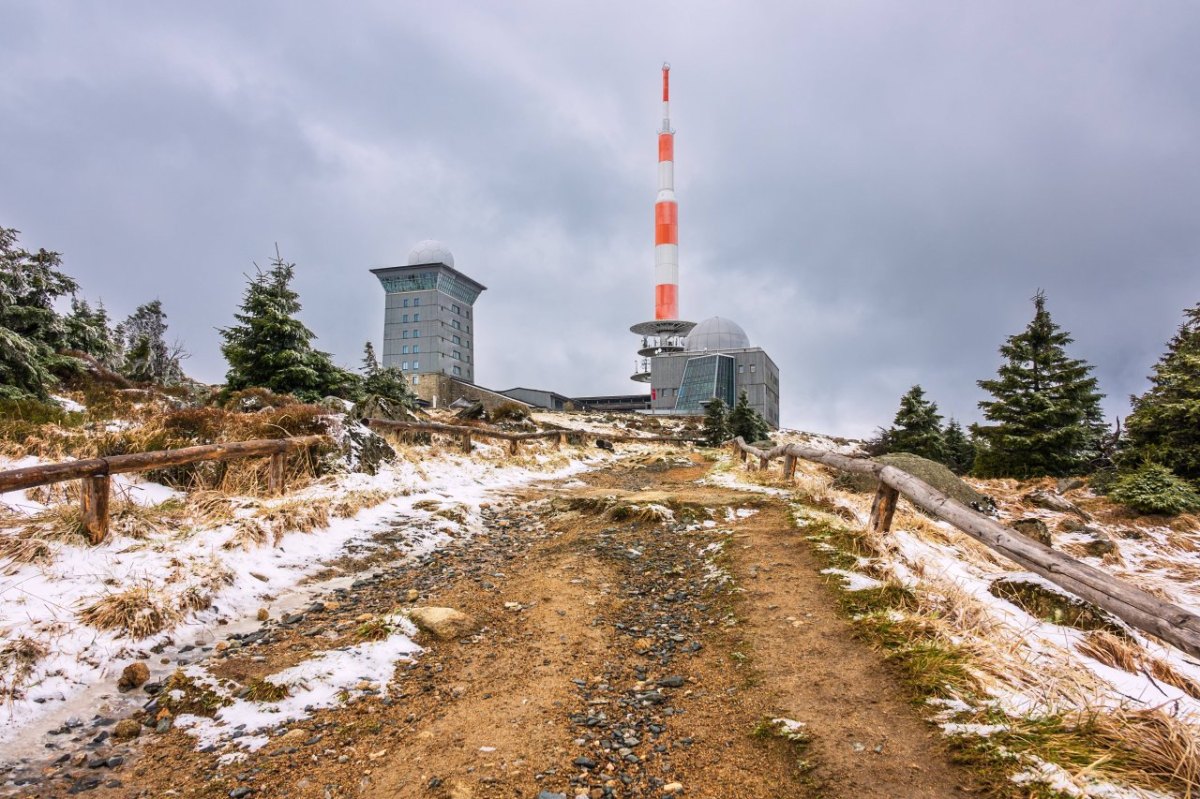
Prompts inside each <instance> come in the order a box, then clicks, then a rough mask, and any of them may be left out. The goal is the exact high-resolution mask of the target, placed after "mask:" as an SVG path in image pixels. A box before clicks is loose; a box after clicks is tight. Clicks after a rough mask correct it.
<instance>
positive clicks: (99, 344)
mask: <svg viewBox="0 0 1200 799" xmlns="http://www.w3.org/2000/svg"><path fill="white" fill-rule="evenodd" d="M63 324H64V325H65V327H66V335H65V345H66V347H67V349H72V350H77V351H79V352H85V353H87V354H88V355H91V356H92V357H93V358H95V359H96V360H97V361H98V362H100V363H101V364H103V365H104V366H108V367H112V366H116V365H117V364H118V363H119V357H118V356H119V355H120V354H121V344H120V342H119V341H118V340H117V336H116V334H115V333H114V331H113V329H112V328H111V327H110V326H109V321H108V311H106V310H104V303H99V304H98V305H97V306H96V310H94V311H93V310H92V307H91V306H90V305H89V304H88V301H87V300H78V299H72V300H71V313H69V314H68V315H67V316H66V317H65V318H64V319H63Z"/></svg>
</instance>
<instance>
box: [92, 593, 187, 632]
mask: <svg viewBox="0 0 1200 799" xmlns="http://www.w3.org/2000/svg"><path fill="white" fill-rule="evenodd" d="M179 619H180V613H179V610H178V609H177V608H174V607H171V606H169V605H167V604H165V603H164V602H162V600H161V599H160V598H159V597H158V596H156V595H155V593H154V592H152V591H151V590H150V588H148V587H146V586H137V587H134V588H127V589H126V590H124V591H120V592H117V593H113V594H109V595H107V596H104V597H101V598H100V599H98V600H96V601H95V602H93V603H92V604H90V605H88V606H87V607H85V608H83V610H81V611H80V612H79V620H80V621H82V622H83V623H84V624H88V625H91V626H92V627H95V628H97V629H100V630H113V631H116V632H119V633H121V634H122V635H125V636H128V637H129V638H133V639H135V640H141V639H143V638H147V637H149V636H151V635H154V634H155V633H158V632H162V631H163V630H165V629H167V628H168V627H171V626H173V625H174V624H176V623H177V622H178V621H179Z"/></svg>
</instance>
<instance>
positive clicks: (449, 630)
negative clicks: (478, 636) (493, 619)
mask: <svg viewBox="0 0 1200 799" xmlns="http://www.w3.org/2000/svg"><path fill="white" fill-rule="evenodd" d="M408 617H409V618H410V619H412V623H413V624H415V625H417V629H418V630H421V631H422V632H427V633H429V634H430V635H432V636H433V637H434V638H437V639H440V640H442V641H450V640H453V639H455V638H461V637H463V636H464V635H469V634H470V633H472V632H474V631H475V629H476V627H477V626H478V625H477V624H476V622H475V620H474V619H473V618H471V617H470V616H468V615H467V614H465V613H463V612H462V611H460V610H455V609H454V608H436V607H425V608H413V609H412V610H410V611H409V612H408Z"/></svg>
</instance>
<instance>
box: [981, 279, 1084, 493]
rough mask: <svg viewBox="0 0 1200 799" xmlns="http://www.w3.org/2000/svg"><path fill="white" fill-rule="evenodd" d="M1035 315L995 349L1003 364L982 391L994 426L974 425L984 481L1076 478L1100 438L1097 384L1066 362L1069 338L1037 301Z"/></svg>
mask: <svg viewBox="0 0 1200 799" xmlns="http://www.w3.org/2000/svg"><path fill="white" fill-rule="evenodd" d="M1034 310H1035V312H1034V317H1033V320H1032V321H1031V322H1030V323H1029V325H1028V326H1027V327H1026V328H1025V330H1024V331H1022V332H1021V333H1018V334H1016V335H1013V336H1009V338H1008V340H1007V342H1006V343H1005V344H1004V345H1003V346H1001V347H1000V354H1001V355H1003V356H1004V358H1005V362H1004V363H1003V364H1002V365H1001V366H1000V368H999V370H998V373H997V376H996V378H995V379H993V380H980V381H979V386H980V388H982V389H984V390H985V391H987V392H988V393H990V394H991V395H992V397H993V399H991V400H984V401H981V402H980V403H979V407H980V408H981V409H982V410H983V415H984V417H985V418H986V419H987V420H988V421H989V422H991V424H981V425H973V426H972V432H973V433H974V436H975V441H976V444H977V446H978V451H977V455H976V459H975V471H976V473H978V474H979V475H981V476H984V477H1022V478H1024V477H1035V476H1042V475H1056V476H1059V475H1067V474H1077V473H1080V472H1083V471H1085V470H1086V469H1087V467H1088V465H1089V463H1090V461H1091V460H1092V459H1093V458H1094V457H1095V456H1096V454H1097V452H1098V450H1099V442H1100V441H1101V439H1102V437H1103V436H1104V434H1105V426H1104V420H1103V416H1102V414H1101V410H1100V398H1101V397H1103V396H1104V395H1103V394H1101V393H1100V392H1099V391H1098V390H1097V383H1096V378H1094V377H1092V376H1091V371H1092V367H1091V366H1090V365H1089V364H1087V363H1086V362H1085V361H1082V360H1078V359H1075V358H1070V357H1068V355H1067V353H1066V346H1067V345H1068V344H1070V343H1071V342H1072V341H1073V339H1072V338H1071V337H1070V335H1069V334H1067V333H1066V332H1064V331H1063V330H1061V329H1060V328H1059V326H1058V325H1057V324H1055V323H1054V321H1053V320H1052V319H1051V318H1050V312H1049V311H1047V310H1046V296H1045V294H1043V293H1042V292H1041V291H1039V292H1038V293H1037V296H1036V297H1034Z"/></svg>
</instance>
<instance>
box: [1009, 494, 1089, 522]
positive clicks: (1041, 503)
mask: <svg viewBox="0 0 1200 799" xmlns="http://www.w3.org/2000/svg"><path fill="white" fill-rule="evenodd" d="M1022 499H1024V500H1025V501H1026V502H1028V503H1029V504H1030V505H1033V506H1034V507H1035V508H1043V509H1044V510H1052V511H1057V512H1058V513H1074V514H1075V515H1076V516H1079V517H1080V518H1083V519H1089V518H1091V517H1090V516H1088V515H1087V514H1086V513H1084V512H1083V511H1082V510H1080V509H1079V508H1077V507H1075V503H1073V502H1071V501H1070V500H1069V499H1066V498H1064V497H1061V496H1059V495H1058V494H1056V493H1054V492H1053V491H1043V490H1041V489H1040V488H1039V489H1035V490H1033V491H1030V492H1029V493H1028V494H1026V495H1025V496H1024V497H1022Z"/></svg>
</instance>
